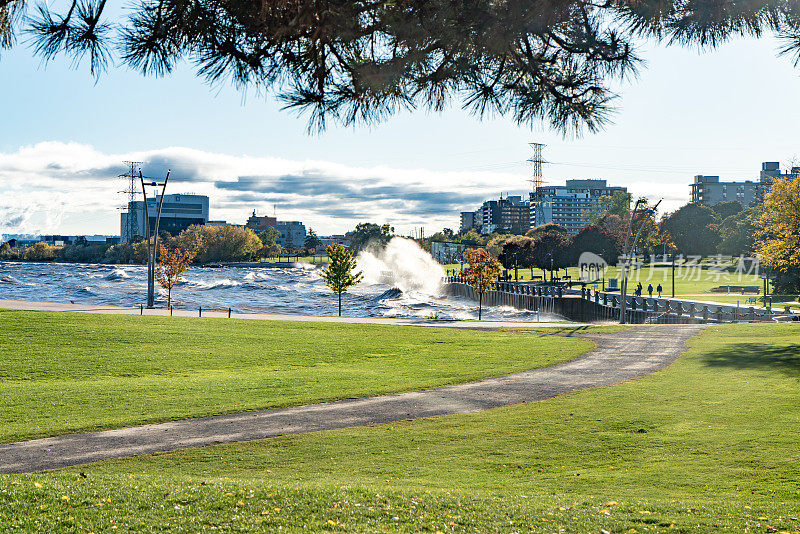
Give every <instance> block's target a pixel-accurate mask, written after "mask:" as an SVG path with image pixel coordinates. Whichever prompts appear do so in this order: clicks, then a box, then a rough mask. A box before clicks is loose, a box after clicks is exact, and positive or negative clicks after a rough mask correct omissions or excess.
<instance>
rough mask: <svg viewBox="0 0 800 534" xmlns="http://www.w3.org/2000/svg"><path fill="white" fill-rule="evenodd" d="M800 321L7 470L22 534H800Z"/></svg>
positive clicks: (2, 501)
mask: <svg viewBox="0 0 800 534" xmlns="http://www.w3.org/2000/svg"><path fill="white" fill-rule="evenodd" d="M799 334H800V329H799V328H798V327H797V326H796V325H722V326H715V327H710V328H708V329H707V330H705V331H704V333H703V334H701V335H700V336H699V337H697V338H695V339H693V340H691V341H690V347H691V349H690V351H689V352H688V353H687V354H686V355H684V356H683V357H681V358H680V359H679V360H678V361H677V362H676V363H675V364H673V365H672V366H671V367H669V368H668V369H666V370H664V371H661V372H659V373H656V374H653V375H650V376H648V377H645V378H643V379H640V380H637V381H633V382H627V383H624V384H620V385H617V386H612V387H606V388H601V389H595V390H589V391H583V392H577V393H573V394H569V395H563V396H560V397H557V398H554V399H551V400H548V401H544V402H539V403H532V404H527V405H519V406H513V407H508V408H501V409H495V410H490V411H487V412H483V413H478V414H472V415H462V416H447V417H438V418H433V419H427V420H419V421H412V422H404V423H399V424H392V425H389V426H387V425H381V426H374V427H366V428H358V429H348V430H339V431H331V432H320V433H315V434H308V435H297V436H287V437H280V438H275V439H270V440H264V441H260V442H253V443H244V444H231V445H221V446H214V447H206V448H202V449H191V450H185V451H177V452H172V453H167V454H158V455H153V456H146V457H141V458H136V459H128V460H114V461H106V462H102V463H98V464H94V465H91V466H83V467H78V468H71V469H65V470H60V471H55V472H52V473H45V474H34V475H18V476H4V477H0V524H1V525H3V526H4V528H6V529H8V530H11V529H15V528H16V529H19V530H40V531H66V532H88V531H93V532H100V531H107V532H111V531H112V528H113V527H115V526H117V527H119V529H118V530H117V531H123V532H124V531H142V532H154V531H171V532H199V531H224V532H230V531H236V532H245V531H255V530H262V531H271V532H275V531H278V529H279V527H282V529H281V531H282V532H299V531H303V530H328V531H339V532H356V531H365V532H376V531H383V530H386V531H392V532H397V531H409V532H420V531H422V532H437V531H438V532H454V531H455V532H498V531H508V532H524V531H530V530H535V531H540V532H562V531H566V532H595V533H597V532H600V530H601V529H603V530H606V531H608V532H640V533H642V532H655V531H659V532H717V531H744V532H755V533H761V532H778V533H781V532H792V533H794V532H798V531H800V521H798V518H799V517H800V481H799V480H800V477H798V474H799V473H800V469H799V468H798V465H800V432H798V429H800V401H799V400H798V399H799V397H798V391H799V390H800V337H798V335H799Z"/></svg>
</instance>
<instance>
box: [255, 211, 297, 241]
mask: <svg viewBox="0 0 800 534" xmlns="http://www.w3.org/2000/svg"><path fill="white" fill-rule="evenodd" d="M245 226H246V227H247V228H250V229H252V230H253V231H254V232H256V233H261V232H264V231H266V230H267V228H274V229H275V230H277V231H278V238H277V239H276V242H277V243H278V244H279V245H280V246H282V247H283V248H286V249H289V250H298V249H301V248H303V247H304V246H305V241H306V227H305V225H304V224H303V223H301V222H300V221H279V220H277V219H276V218H275V217H266V216H265V217H259V216H258V215H256V212H255V210H253V214H252V215H251V216H250V218H249V219H247V223H246V224H245Z"/></svg>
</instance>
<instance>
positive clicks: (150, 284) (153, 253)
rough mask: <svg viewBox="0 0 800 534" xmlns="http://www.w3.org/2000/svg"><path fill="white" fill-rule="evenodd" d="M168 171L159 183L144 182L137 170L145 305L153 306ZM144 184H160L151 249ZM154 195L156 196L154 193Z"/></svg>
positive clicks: (148, 214) (152, 185)
mask: <svg viewBox="0 0 800 534" xmlns="http://www.w3.org/2000/svg"><path fill="white" fill-rule="evenodd" d="M169 173H170V171H169V170H168V171H167V176H166V177H165V178H164V183H162V184H159V183H156V182H148V183H145V181H144V178H143V177H142V171H141V170H140V171H139V181H140V182H141V183H142V196H143V197H144V221H145V227H146V228H145V234H146V239H147V307H148V308H153V307H154V305H155V277H156V258H157V254H158V227H159V224H160V223H161V207H162V206H163V204H164V193H165V192H166V190H167V181H169ZM146 186H151V187H158V186H161V198H160V199H159V201H158V210H157V211H156V222H155V225H154V227H153V234H152V237H153V243H152V250H151V243H150V237H151V234H150V213H149V212H148V211H147V190H146V189H145V187H146ZM156 196H158V195H157V194H156Z"/></svg>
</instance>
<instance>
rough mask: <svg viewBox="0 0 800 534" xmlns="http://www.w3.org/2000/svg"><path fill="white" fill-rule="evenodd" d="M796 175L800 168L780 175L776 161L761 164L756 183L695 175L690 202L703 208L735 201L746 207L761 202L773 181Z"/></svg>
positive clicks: (779, 167) (779, 168) (793, 168)
mask: <svg viewBox="0 0 800 534" xmlns="http://www.w3.org/2000/svg"><path fill="white" fill-rule="evenodd" d="M798 174H800V167H792V169H791V171H790V172H788V173H782V172H781V166H780V163H778V162H777V161H765V162H764V163H762V164H761V173H760V175H759V179H758V181H753V180H744V181H738V182H736V181H720V178H719V176H703V175H697V176H695V177H694V182H693V183H692V185H691V188H692V194H691V200H692V202H697V203H698V204H702V205H704V206H713V205H715V204H717V203H719V202H726V201H731V200H736V201H739V202H740V203H741V204H742V206H744V207H748V206H752V205H753V204H757V203H758V202H761V200H762V199H763V198H764V193H766V192H767V191H769V188H770V187H771V186H772V182H773V181H774V180H776V179H778V178H788V177H792V176H796V175H798Z"/></svg>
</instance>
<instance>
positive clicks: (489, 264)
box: [461, 248, 501, 321]
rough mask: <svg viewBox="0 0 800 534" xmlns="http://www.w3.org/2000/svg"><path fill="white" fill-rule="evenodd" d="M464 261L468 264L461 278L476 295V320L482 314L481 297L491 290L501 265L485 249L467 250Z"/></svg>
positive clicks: (479, 318)
mask: <svg viewBox="0 0 800 534" xmlns="http://www.w3.org/2000/svg"><path fill="white" fill-rule="evenodd" d="M464 260H465V261H466V262H467V263H468V264H469V265H467V267H465V268H464V269H463V270H462V271H461V277H462V278H464V280H465V281H466V282H467V284H469V285H470V286H472V288H473V289H474V290H475V292H476V293H477V294H478V320H479V321H480V320H481V316H482V313H483V295H484V293H486V292H487V291H489V290H490V289H491V288H492V283H493V282H494V281H495V280H497V277H498V276H500V269H501V265H500V262H498V261H497V260H496V259H494V257H493V256H492V255H491V254H490V253H489V251H488V250H486V249H482V248H479V249H469V250H467V251H465V252H464Z"/></svg>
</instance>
